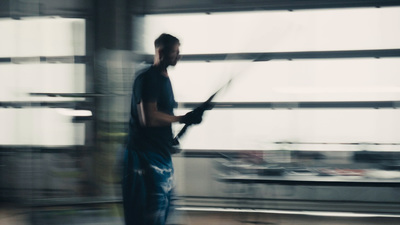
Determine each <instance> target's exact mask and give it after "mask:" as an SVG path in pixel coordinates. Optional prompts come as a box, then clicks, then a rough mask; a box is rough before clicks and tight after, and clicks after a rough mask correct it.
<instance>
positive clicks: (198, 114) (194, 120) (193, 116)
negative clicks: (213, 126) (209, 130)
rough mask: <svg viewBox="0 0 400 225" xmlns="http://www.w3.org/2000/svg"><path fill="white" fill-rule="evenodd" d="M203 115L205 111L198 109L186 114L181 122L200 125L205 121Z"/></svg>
mask: <svg viewBox="0 0 400 225" xmlns="http://www.w3.org/2000/svg"><path fill="white" fill-rule="evenodd" d="M203 113H204V110H203V109H201V108H200V107H198V108H196V109H195V110H193V111H190V112H188V113H186V114H185V115H184V116H183V117H182V118H181V120H180V121H179V122H180V123H184V124H186V125H192V124H199V123H201V121H202V120H203Z"/></svg>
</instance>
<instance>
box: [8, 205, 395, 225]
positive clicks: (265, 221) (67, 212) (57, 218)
mask: <svg viewBox="0 0 400 225" xmlns="http://www.w3.org/2000/svg"><path fill="white" fill-rule="evenodd" d="M178 212H179V213H178V214H177V216H176V217H174V218H173V221H170V222H171V223H170V224H171V225H172V224H186V225H251V224H260V225H317V224H318V225H321V224H323V225H372V224H377V225H386V224H388V225H399V224H400V218H382V217H361V218H360V217H326V216H306V215H288V214H274V213H249V212H246V213H241V212H235V213H233V212H206V211H202V212H199V211H178ZM0 224H1V225H36V224H40V225H95V224H96V225H123V220H122V217H121V213H120V207H119V206H118V205H113V206H109V205H108V206H106V207H102V206H100V207H96V208H86V209H85V208H56V209H55V208H41V209H35V210H33V209H22V208H14V207H7V206H3V207H2V208H1V209H0Z"/></svg>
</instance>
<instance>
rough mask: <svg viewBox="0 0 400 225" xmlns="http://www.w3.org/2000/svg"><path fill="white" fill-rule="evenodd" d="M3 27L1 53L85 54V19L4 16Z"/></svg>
mask: <svg viewBox="0 0 400 225" xmlns="http://www.w3.org/2000/svg"><path fill="white" fill-rule="evenodd" d="M0 29H1V30H2V34H4V35H2V41H1V43H0V49H1V50H0V57H35V56H78V55H85V35H86V34H85V20H84V19H70V18H59V17H35V18H22V19H21V20H12V19H1V20H0Z"/></svg>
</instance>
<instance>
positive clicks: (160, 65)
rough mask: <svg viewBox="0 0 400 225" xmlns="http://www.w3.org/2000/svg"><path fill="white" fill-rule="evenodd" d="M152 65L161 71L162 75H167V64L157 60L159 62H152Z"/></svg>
mask: <svg viewBox="0 0 400 225" xmlns="http://www.w3.org/2000/svg"><path fill="white" fill-rule="evenodd" d="M153 66H154V67H156V68H157V69H158V70H159V71H160V72H161V74H162V75H164V76H166V77H168V71H167V67H168V66H167V65H166V64H163V63H160V62H159V63H154V64H153Z"/></svg>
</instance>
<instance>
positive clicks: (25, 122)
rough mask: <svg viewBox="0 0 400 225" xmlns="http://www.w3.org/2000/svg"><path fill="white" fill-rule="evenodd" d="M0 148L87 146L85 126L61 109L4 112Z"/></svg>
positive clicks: (5, 110) (0, 127)
mask: <svg viewBox="0 0 400 225" xmlns="http://www.w3.org/2000/svg"><path fill="white" fill-rule="evenodd" d="M0 122H1V124H2V126H0V145H38V146H69V145H83V144H84V141H85V125H84V124H76V123H72V122H71V117H70V116H67V115H64V114H62V111H61V110H59V109H49V108H42V109H34V108H32V109H26V108H25V109H0Z"/></svg>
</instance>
